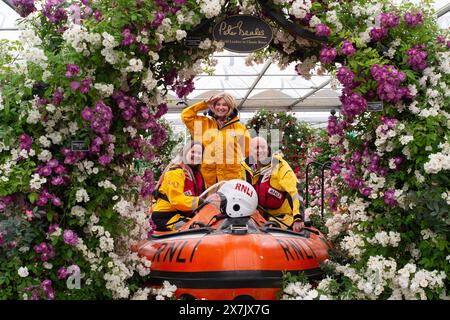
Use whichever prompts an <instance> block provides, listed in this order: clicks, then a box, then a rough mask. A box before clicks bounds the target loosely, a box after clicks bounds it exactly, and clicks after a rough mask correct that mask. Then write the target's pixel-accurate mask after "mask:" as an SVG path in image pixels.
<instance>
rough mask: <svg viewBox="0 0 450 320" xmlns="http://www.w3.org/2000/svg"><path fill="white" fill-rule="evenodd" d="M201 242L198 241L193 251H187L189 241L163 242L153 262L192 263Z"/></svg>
mask: <svg viewBox="0 0 450 320" xmlns="http://www.w3.org/2000/svg"><path fill="white" fill-rule="evenodd" d="M200 241H201V240H199V241H197V243H196V244H195V246H194V248H193V249H192V250H191V249H189V250H185V247H186V245H187V244H188V242H189V241H172V242H171V243H169V242H161V243H160V244H159V246H158V247H157V249H156V252H155V254H154V255H153V257H152V262H155V261H156V262H160V261H161V262H166V261H167V262H175V263H186V262H189V263H191V262H192V261H193V260H194V255H195V252H196V251H197V247H198V245H199V244H200Z"/></svg>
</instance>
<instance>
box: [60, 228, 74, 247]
mask: <svg viewBox="0 0 450 320" xmlns="http://www.w3.org/2000/svg"><path fill="white" fill-rule="evenodd" d="M63 239H64V243H66V244H68V245H70V246H75V245H77V244H78V236H77V235H76V234H75V232H73V231H72V230H70V229H66V230H64V233H63Z"/></svg>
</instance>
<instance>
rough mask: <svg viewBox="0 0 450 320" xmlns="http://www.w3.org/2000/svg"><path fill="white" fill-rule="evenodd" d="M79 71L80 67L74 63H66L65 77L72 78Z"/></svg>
mask: <svg viewBox="0 0 450 320" xmlns="http://www.w3.org/2000/svg"><path fill="white" fill-rule="evenodd" d="M79 72H80V67H78V65H76V64H68V65H66V77H67V78H73V77H76V76H77V75H78V73H79Z"/></svg>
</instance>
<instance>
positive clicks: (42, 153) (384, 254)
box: [0, 0, 450, 299]
mask: <svg viewBox="0 0 450 320" xmlns="http://www.w3.org/2000/svg"><path fill="white" fill-rule="evenodd" d="M13 3H14V4H15V5H16V7H17V9H18V11H19V12H20V13H21V15H22V17H24V19H23V20H24V21H23V27H24V32H23V33H22V35H21V38H20V41H19V42H7V41H2V42H1V49H0V65H1V67H0V89H1V95H0V115H1V118H0V119H1V120H0V152H1V153H0V223H1V224H0V226H1V228H0V270H1V277H0V283H1V284H2V286H5V287H6V288H7V289H6V290H2V292H0V297H1V298H7V299H17V298H24V299H54V298H58V299H71V298H78V299H89V298H130V297H132V296H133V297H134V298H142V297H145V296H146V294H148V290H147V291H145V290H138V288H139V287H140V286H141V284H142V282H143V281H144V279H145V275H147V274H148V272H149V269H148V266H149V262H147V261H142V260H140V259H139V258H138V257H137V256H136V255H133V254H131V252H129V247H130V245H131V244H132V243H133V242H134V241H136V240H138V239H143V238H145V237H146V236H147V233H148V232H149V231H150V229H151V226H150V225H149V224H148V221H147V219H146V212H147V209H148V208H147V207H146V203H145V198H146V197H147V196H148V195H149V194H150V193H151V192H152V191H153V188H154V179H153V175H152V173H151V170H150V169H149V170H147V171H146V172H145V173H144V174H143V175H139V174H138V173H137V172H136V171H135V170H134V168H133V165H132V164H133V163H134V161H135V160H136V159H144V160H152V159H155V158H157V157H158V156H157V154H158V148H159V147H161V146H162V145H163V143H164V141H165V139H166V131H165V129H164V127H163V126H162V124H161V123H160V122H158V119H159V118H160V117H161V116H162V115H163V114H164V113H165V112H166V111H167V104H166V100H165V99H166V96H165V95H166V93H167V90H168V89H172V90H174V91H175V92H176V93H177V94H178V95H179V96H180V97H182V96H185V95H187V94H188V93H189V92H191V91H192V90H193V88H194V82H193V79H194V77H195V75H196V74H198V73H200V72H201V71H202V69H201V63H202V62H205V61H206V62H209V63H211V64H213V63H214V61H211V59H210V55H211V53H213V52H214V51H217V50H221V48H222V44H221V43H217V42H214V41H212V40H211V39H209V38H204V39H202V41H201V43H200V45H199V46H198V47H197V48H192V47H190V48H188V47H186V46H184V42H183V41H184V39H185V38H186V36H187V35H188V33H189V34H196V35H198V34H200V35H206V34H207V32H208V27H209V26H210V24H211V22H213V21H217V20H219V19H221V18H222V17H224V16H226V15H228V14H237V13H250V14H257V15H259V16H261V17H262V18H263V19H265V20H266V21H267V22H268V23H270V24H271V26H272V27H273V29H274V34H275V36H274V39H273V41H272V43H271V45H270V46H269V47H268V48H266V49H264V50H262V51H260V52H257V53H255V54H253V55H252V56H251V58H252V59H253V60H254V61H255V62H258V61H261V60H264V59H266V58H268V57H271V58H272V59H273V60H274V61H277V62H278V63H279V64H280V65H281V66H286V65H288V64H289V63H290V62H292V61H298V65H297V67H296V70H297V72H298V74H299V75H302V76H305V77H308V76H310V73H311V70H312V69H313V68H314V67H316V65H317V63H318V62H320V67H319V72H324V71H328V72H330V73H331V74H333V75H335V77H336V78H337V80H339V81H340V82H341V83H342V84H343V85H344V87H345V89H344V91H343V94H342V96H341V101H342V110H341V111H342V117H341V118H334V117H331V118H330V120H329V124H328V132H329V135H330V143H332V144H333V145H336V146H337V147H339V148H340V149H341V156H339V157H336V158H335V159H334V162H333V166H332V172H333V174H335V175H337V176H338V179H337V180H340V181H341V182H343V183H344V185H345V187H344V188H342V190H340V194H341V195H342V197H341V199H340V201H341V202H342V204H344V205H345V206H343V207H346V208H347V209H346V210H343V211H341V212H339V213H338V214H336V215H335V216H334V217H333V219H331V220H329V221H327V226H328V229H329V236H330V237H332V238H333V239H335V243H336V246H337V247H338V248H341V249H342V251H343V252H344V255H339V256H337V257H335V258H333V259H331V261H330V263H328V264H327V265H326V266H324V268H325V269H327V270H328V273H329V275H330V277H329V278H326V279H325V280H323V281H322V282H321V283H320V284H319V286H318V287H317V289H312V288H311V287H309V285H308V284H304V283H302V282H300V281H299V282H292V283H289V284H287V285H286V286H285V288H284V293H285V298H289V297H302V298H334V299H339V298H361V299H377V298H380V299H386V298H394V299H397V298H409V299H412V298H442V297H443V296H444V295H445V290H446V288H445V285H444V280H445V279H446V278H447V277H448V275H449V264H448V256H447V254H448V251H449V243H448V222H449V221H448V212H449V206H450V191H449V190H448V185H449V182H448V171H449V168H450V164H449V162H450V160H449V153H450V147H449V131H448V126H449V124H450V120H449V113H448V112H449V106H450V97H449V95H448V92H449V88H448V86H449V71H450V65H449V47H450V41H449V36H448V32H447V33H446V32H445V31H443V30H440V29H439V28H438V27H437V24H436V21H435V18H434V17H433V12H432V10H431V9H430V8H427V7H422V8H419V7H415V6H414V5H412V4H402V5H395V4H392V3H391V2H389V1H387V0H383V1H370V0H357V1H351V2H346V1H337V2H332V1H312V2H311V1H308V0H294V1H284V0H275V1H262V0H261V1H252V0H249V1H245V0H244V1H225V0H196V1H194V0H173V1H165V0H155V1H141V0H116V1H90V0H82V1H63V0H48V1H43V2H40V3H39V4H37V3H35V2H34V1H33V0H14V1H13ZM38 7H39V8H40V9H39V10H38V9H37V8H38ZM336 63H338V64H336ZM373 101H382V102H383V105H384V106H383V111H381V112H378V113H376V112H367V111H366V107H367V104H368V102H373ZM350 132H351V133H352V134H351V135H349V134H348V133H350ZM77 273H78V274H80V275H82V277H81V282H82V283H81V286H79V289H78V288H75V289H76V290H75V289H74V287H73V286H72V287H71V286H68V282H70V281H68V280H70V278H71V277H72V278H73V277H74V276H76V275H77ZM78 278H80V277H78ZM75 285H76V284H75ZM105 288H106V289H107V290H104V289H105ZM163 289H164V290H162V291H161V292H157V293H156V294H159V296H160V297H161V296H164V295H170V294H171V290H172V289H173V288H171V287H164V288H163Z"/></svg>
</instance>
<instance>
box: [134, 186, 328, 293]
mask: <svg viewBox="0 0 450 320" xmlns="http://www.w3.org/2000/svg"><path fill="white" fill-rule="evenodd" d="M233 183H234V184H233ZM226 184H227V185H226ZM226 184H224V183H219V184H216V185H214V186H213V187H211V188H210V189H208V190H207V191H205V193H204V194H203V195H202V196H201V197H204V199H205V201H204V203H203V205H201V206H200V207H199V208H198V209H197V214H196V215H195V216H194V217H193V218H192V219H190V220H189V221H188V222H187V223H186V224H184V225H183V226H181V227H180V228H178V229H177V231H175V232H169V233H154V234H153V235H152V236H151V237H150V239H149V240H148V241H143V242H140V243H138V244H136V245H135V246H134V247H133V250H134V251H137V252H138V254H139V255H140V256H145V257H147V258H148V260H150V261H151V262H152V263H151V267H150V268H151V272H150V274H149V276H148V277H149V278H148V282H147V286H152V287H159V286H161V284H162V283H163V281H165V280H167V281H169V282H170V283H171V284H174V285H176V286H177V291H176V293H175V296H176V297H177V298H187V299H208V300H232V299H257V300H268V299H276V293H277V292H278V291H279V290H280V289H281V279H282V273H283V272H291V273H295V274H297V273H298V272H299V271H303V272H305V274H306V275H307V276H309V277H311V278H318V277H321V275H322V272H321V270H320V268H319V263H320V262H322V261H324V260H326V259H328V250H329V249H330V248H331V244H330V243H329V242H328V241H327V240H326V239H325V237H324V236H323V235H322V234H321V233H320V232H319V231H318V230H317V229H315V228H304V229H303V230H302V231H301V232H299V233H298V232H293V231H290V230H286V229H281V228H280V227H279V225H277V223H275V222H273V221H270V222H269V221H267V220H266V219H265V218H264V217H263V216H262V215H261V214H260V213H259V211H258V210H256V204H257V199H256V204H254V207H252V205H250V209H249V206H247V208H246V209H247V211H248V210H252V211H251V212H250V213H249V214H245V213H244V214H233V213H231V214H230V212H229V211H230V210H233V209H236V208H238V207H239V206H241V208H240V209H241V211H242V203H243V201H244V200H245V199H242V198H239V197H238V198H236V197H231V200H230V192H227V190H226V188H225V187H227V186H228V187H230V185H231V187H232V188H236V186H237V188H238V189H239V188H241V190H244V191H247V194H249V192H254V189H253V188H252V186H251V185H250V184H247V183H246V182H245V181H241V180H232V181H229V182H226ZM239 185H241V187H239ZM242 186H244V187H245V188H248V189H247V190H245V188H242ZM254 194H256V192H255V193H254ZM233 200H234V201H235V202H234V204H233V203H231V204H230V201H231V202H232V201H233ZM236 204H238V205H236ZM247 204H248V203H247ZM244 206H245V205H244ZM230 207H231V208H232V209H230Z"/></svg>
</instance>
